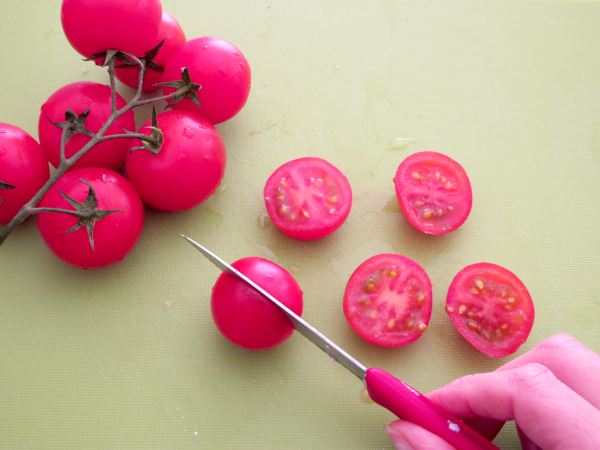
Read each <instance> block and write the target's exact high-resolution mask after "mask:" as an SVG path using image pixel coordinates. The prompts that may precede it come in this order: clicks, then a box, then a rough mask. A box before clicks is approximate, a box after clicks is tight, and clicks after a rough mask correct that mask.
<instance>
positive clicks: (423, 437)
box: [385, 420, 455, 450]
mask: <svg viewBox="0 0 600 450" xmlns="http://www.w3.org/2000/svg"><path fill="white" fill-rule="evenodd" d="M385 430H386V432H387V434H388V436H389V437H390V439H391V441H392V443H393V444H394V446H395V447H396V449H397V450H434V449H435V450H455V449H454V447H452V446H451V445H450V444H448V443H447V442H446V441H444V440H443V439H441V438H439V437H438V436H436V435H435V434H432V433H430V432H429V431H427V430H425V429H423V428H421V427H420V426H418V425H415V424H414V423H411V422H406V421H404V420H396V421H394V422H392V423H390V424H389V425H388V426H387V427H386V429H385Z"/></svg>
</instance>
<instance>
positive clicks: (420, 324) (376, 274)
mask: <svg viewBox="0 0 600 450" xmlns="http://www.w3.org/2000/svg"><path fill="white" fill-rule="evenodd" d="M431 305H432V295H431V281H430V280H429V277H428V276H427V273H426V272H425V270H423V268H422V267H421V266H420V265H419V264H417V263H416V262H415V261H413V260H412V259H410V258H407V257H406V256H400V255H394V254H381V255H375V256H372V257H371V258H369V259H367V260H366V261H364V262H363V263H362V264H361V265H360V266H358V268H357V269H356V270H355V271H354V273H353V274H352V275H351V276H350V280H348V284H347V285H346V291H345V293H344V314H345V316H346V320H347V321H348V323H349V324H350V326H351V327H352V329H353V330H354V331H355V332H356V333H357V334H358V335H359V336H360V337H362V338H363V339H364V340H366V341H367V342H370V343H372V344H376V345H380V346H382V347H401V346H403V345H406V344H410V343H411V342H413V341H415V340H417V339H418V338H419V337H421V335H422V334H423V332H424V331H425V329H426V328H427V325H428V324H429V319H430V317H431Z"/></svg>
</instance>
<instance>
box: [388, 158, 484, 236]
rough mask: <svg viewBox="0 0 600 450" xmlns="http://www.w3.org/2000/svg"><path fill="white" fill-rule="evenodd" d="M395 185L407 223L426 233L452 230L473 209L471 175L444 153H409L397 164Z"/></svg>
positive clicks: (442, 232)
mask: <svg viewBox="0 0 600 450" xmlns="http://www.w3.org/2000/svg"><path fill="white" fill-rule="evenodd" d="M394 185H395V186H396V196H397V197H398V203H399V205H400V209H401V210H402V212H403V213H404V216H405V217H406V219H407V220H408V223H410V224H411V225H412V226H413V227H414V228H415V229H417V230H419V231H421V232H423V233H426V234H445V233H449V232H451V231H453V230H455V229H457V228H458V227H460V226H461V225H462V224H463V223H464V222H465V220H467V217H468V216H469V213H470V212H471V206H472V204H473V193H472V191H471V183H470V182H469V177H468V176H467V173H466V172H465V170H464V169H463V168H462V166H461V165H460V164H459V163H457V162H456V161H454V160H453V159H452V158H450V157H448V156H446V155H443V154H442V153H437V152H419V153H415V154H413V155H410V156H409V157H407V158H406V159H405V160H404V161H402V163H401V164H400V166H399V167H398V170H397V172H396V176H395V177H394Z"/></svg>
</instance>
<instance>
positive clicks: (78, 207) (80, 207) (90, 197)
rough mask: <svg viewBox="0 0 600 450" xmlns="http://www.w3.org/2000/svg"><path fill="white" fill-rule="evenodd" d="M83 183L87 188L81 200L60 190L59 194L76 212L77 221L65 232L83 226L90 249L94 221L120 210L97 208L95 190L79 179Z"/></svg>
mask: <svg viewBox="0 0 600 450" xmlns="http://www.w3.org/2000/svg"><path fill="white" fill-rule="evenodd" d="M79 181H81V182H82V183H83V184H85V185H86V186H87V187H88V188H89V190H88V194H87V197H86V198H85V200H84V201H83V202H78V201H77V200H75V199H74V198H72V197H70V196H68V195H67V194H65V193H64V192H60V195H62V196H63V198H64V199H65V200H66V201H67V202H69V204H70V205H71V206H72V207H73V208H74V209H75V211H76V212H77V223H76V224H75V225H73V226H72V227H71V228H69V229H68V230H66V231H65V233H72V232H74V231H77V230H78V229H80V228H81V227H85V228H86V229H87V234H88V239H89V241H90V245H91V247H92V251H94V252H95V251H96V250H95V246H94V226H95V225H96V223H97V222H98V221H100V220H102V219H104V218H105V217H106V216H108V215H110V214H113V213H116V212H122V211H120V210H117V209H114V210H101V209H98V207H97V206H98V200H97V198H96V192H95V191H94V188H93V186H92V185H91V184H90V183H89V182H88V181H86V180H83V179H80V180H79Z"/></svg>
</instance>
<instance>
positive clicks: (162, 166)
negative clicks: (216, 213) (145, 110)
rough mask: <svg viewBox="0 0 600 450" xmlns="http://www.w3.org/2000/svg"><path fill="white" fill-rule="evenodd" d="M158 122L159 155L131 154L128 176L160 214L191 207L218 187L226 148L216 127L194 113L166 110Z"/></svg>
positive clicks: (144, 198) (128, 156)
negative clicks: (159, 137)
mask: <svg viewBox="0 0 600 450" xmlns="http://www.w3.org/2000/svg"><path fill="white" fill-rule="evenodd" d="M157 119H158V126H159V128H160V129H161V131H162V133H163V137H164V141H163V145H162V147H161V149H160V151H159V152H158V153H157V154H154V153H152V152H150V151H148V150H145V149H144V150H134V151H130V152H129V154H128V155H127V161H126V164H125V171H126V173H127V177H128V178H129V179H130V180H131V182H132V183H133V184H134V186H135V187H136V189H137V191H138V192H139V193H140V196H141V197H142V200H143V201H144V202H145V203H146V204H148V205H150V206H152V207H154V208H157V209H161V210H163V211H183V210H186V209H190V208H192V207H194V206H196V205H198V204H199V203H201V202H203V201H204V200H205V199H206V198H207V197H208V196H210V195H211V194H212V193H213V192H214V191H215V190H216V189H217V187H218V186H219V183H220V182H221V179H222V178H223V174H224V173H225V160H226V156H225V145H224V144H223V140H222V139H221V136H219V133H218V132H217V130H216V129H215V127H214V126H213V125H212V124H211V123H210V122H209V121H208V120H206V119H205V118H203V117H202V116H199V115H197V114H196V113H192V112H189V111H167V112H164V113H161V114H159V115H158V116H157ZM150 125H151V122H148V123H146V124H145V125H144V126H143V127H142V129H141V130H140V131H141V132H143V131H144V129H145V128H147V127H149V126H150ZM136 142H137V141H136ZM139 144H140V143H139V142H137V144H136V145H139Z"/></svg>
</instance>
